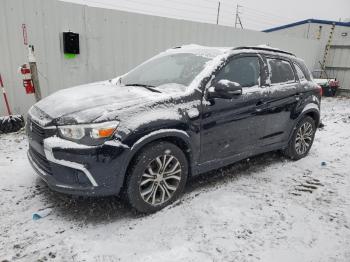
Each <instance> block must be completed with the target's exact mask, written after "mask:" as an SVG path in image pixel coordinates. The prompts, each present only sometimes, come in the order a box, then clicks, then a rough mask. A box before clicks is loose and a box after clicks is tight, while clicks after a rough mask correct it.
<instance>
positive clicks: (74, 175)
mask: <svg viewBox="0 0 350 262" xmlns="http://www.w3.org/2000/svg"><path fill="white" fill-rule="evenodd" d="M128 152H129V149H128V148H126V147H125V146H120V144H118V143H116V144H113V143H108V144H107V143H106V144H103V145H101V146H82V145H79V144H76V143H73V142H68V141H66V140H64V139H60V138H58V137H49V138H46V139H43V141H42V143H38V142H37V141H35V140H32V139H30V138H29V150H28V159H29V162H30V163H31V165H32V167H33V169H34V170H35V171H36V173H37V174H38V175H39V176H40V177H41V178H42V179H43V180H44V181H45V182H46V183H47V184H48V186H49V187H50V188H51V189H53V190H55V191H58V192H61V193H66V194H73V195H85V196H105V195H117V194H118V193H119V191H120V188H121V187H122V185H123V181H124V175H125V169H126V168H125V166H124V165H125V159H126V156H127V155H128Z"/></svg>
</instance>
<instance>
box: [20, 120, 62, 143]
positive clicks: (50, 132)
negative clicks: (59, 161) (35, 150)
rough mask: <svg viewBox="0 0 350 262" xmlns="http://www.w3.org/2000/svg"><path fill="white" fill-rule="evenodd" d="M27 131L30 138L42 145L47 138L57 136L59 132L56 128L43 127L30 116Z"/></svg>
mask: <svg viewBox="0 0 350 262" xmlns="http://www.w3.org/2000/svg"><path fill="white" fill-rule="evenodd" d="M26 130H27V134H28V136H30V137H31V138H32V139H34V140H35V141H38V142H39V143H41V142H42V141H43V140H44V139H45V138H48V137H51V136H54V135H56V131H57V130H56V128H55V127H42V126H41V125H39V124H37V123H36V122H35V121H33V120H32V118H31V117H30V116H29V115H28V118H27V127H26Z"/></svg>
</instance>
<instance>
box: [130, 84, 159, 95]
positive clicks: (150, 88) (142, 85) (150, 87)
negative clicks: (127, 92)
mask: <svg viewBox="0 0 350 262" xmlns="http://www.w3.org/2000/svg"><path fill="white" fill-rule="evenodd" d="M125 86H140V87H144V88H146V89H148V90H150V91H152V92H156V93H161V92H160V91H159V90H157V89H155V88H154V87H155V86H152V85H145V84H126V85H125Z"/></svg>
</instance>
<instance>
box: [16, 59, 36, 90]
mask: <svg viewBox="0 0 350 262" xmlns="http://www.w3.org/2000/svg"><path fill="white" fill-rule="evenodd" d="M20 70H21V74H22V75H23V86H24V89H25V90H26V94H33V93H35V87H34V84H33V80H32V75H31V72H30V68H29V66H28V65H27V64H24V65H22V66H21V68H20Z"/></svg>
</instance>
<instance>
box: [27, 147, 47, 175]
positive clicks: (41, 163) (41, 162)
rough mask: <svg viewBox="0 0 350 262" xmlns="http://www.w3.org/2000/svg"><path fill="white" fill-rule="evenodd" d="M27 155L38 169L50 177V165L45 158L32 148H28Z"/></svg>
mask: <svg viewBox="0 0 350 262" xmlns="http://www.w3.org/2000/svg"><path fill="white" fill-rule="evenodd" d="M29 154H30V156H31V157H32V159H33V161H34V162H35V164H37V166H38V167H39V168H40V169H42V170H43V171H44V172H45V173H46V174H49V175H52V170H51V164H50V162H49V161H48V160H47V159H46V157H44V156H43V155H41V154H40V153H38V152H36V151H35V149H33V148H32V147H29Z"/></svg>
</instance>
